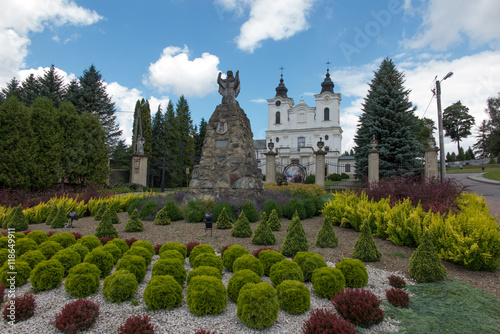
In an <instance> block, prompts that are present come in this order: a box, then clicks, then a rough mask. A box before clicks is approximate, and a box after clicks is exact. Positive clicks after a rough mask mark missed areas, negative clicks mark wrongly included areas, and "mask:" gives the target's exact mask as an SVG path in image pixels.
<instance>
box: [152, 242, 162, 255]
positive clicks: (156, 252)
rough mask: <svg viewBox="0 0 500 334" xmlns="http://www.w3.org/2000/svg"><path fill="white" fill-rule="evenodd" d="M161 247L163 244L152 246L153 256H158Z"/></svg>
mask: <svg viewBox="0 0 500 334" xmlns="http://www.w3.org/2000/svg"><path fill="white" fill-rule="evenodd" d="M161 246H163V244H156V245H154V246H153V247H154V249H155V254H156V255H158V254H160V248H161Z"/></svg>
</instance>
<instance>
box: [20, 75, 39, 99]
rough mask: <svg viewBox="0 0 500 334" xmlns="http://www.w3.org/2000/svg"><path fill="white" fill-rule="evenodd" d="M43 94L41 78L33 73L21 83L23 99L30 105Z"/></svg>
mask: <svg viewBox="0 0 500 334" xmlns="http://www.w3.org/2000/svg"><path fill="white" fill-rule="evenodd" d="M40 94H41V84H40V80H39V79H38V78H37V77H35V75H34V74H33V73H31V74H30V75H29V76H28V77H27V78H26V79H24V81H23V83H22V84H21V95H20V97H21V101H22V102H23V103H24V105H25V106H27V107H29V106H30V105H31V104H32V103H33V102H34V101H35V99H36V98H37V97H39V96H40Z"/></svg>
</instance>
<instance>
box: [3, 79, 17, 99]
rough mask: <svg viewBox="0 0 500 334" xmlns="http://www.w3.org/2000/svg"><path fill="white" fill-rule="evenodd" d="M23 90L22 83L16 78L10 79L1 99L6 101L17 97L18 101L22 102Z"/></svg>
mask: <svg viewBox="0 0 500 334" xmlns="http://www.w3.org/2000/svg"><path fill="white" fill-rule="evenodd" d="M21 94H22V88H21V84H20V82H19V81H18V80H17V79H16V78H15V77H14V78H12V79H10V81H9V82H8V83H7V86H6V87H5V88H2V92H1V94H0V95H1V97H2V98H3V99H4V100H7V99H9V98H10V97H12V96H15V97H16V98H17V99H18V100H21Z"/></svg>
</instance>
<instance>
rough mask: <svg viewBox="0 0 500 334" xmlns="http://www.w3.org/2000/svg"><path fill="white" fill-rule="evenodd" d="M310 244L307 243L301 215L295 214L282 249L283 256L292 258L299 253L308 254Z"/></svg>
mask: <svg viewBox="0 0 500 334" xmlns="http://www.w3.org/2000/svg"><path fill="white" fill-rule="evenodd" d="M308 250H309V244H308V242H307V237H306V232H305V231H304V227H303V226H302V222H301V221H300V218H299V214H298V213H297V212H295V214H294V215H293V217H292V221H291V222H290V225H289V226H288V229H287V233H286V236H285V240H284V241H283V246H282V247H281V254H283V255H285V256H286V257H292V256H294V255H295V254H297V252H307V251H308Z"/></svg>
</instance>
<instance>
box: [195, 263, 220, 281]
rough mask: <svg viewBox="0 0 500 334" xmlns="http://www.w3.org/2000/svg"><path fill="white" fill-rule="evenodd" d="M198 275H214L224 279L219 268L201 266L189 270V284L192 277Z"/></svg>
mask: <svg viewBox="0 0 500 334" xmlns="http://www.w3.org/2000/svg"><path fill="white" fill-rule="evenodd" d="M196 276H212V277H215V278H217V279H220V280H222V274H221V272H220V271H219V269H217V268H215V267H209V266H199V267H196V268H194V269H193V270H191V271H190V272H189V274H188V276H187V285H189V283H190V282H191V279H192V278H193V277H196Z"/></svg>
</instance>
